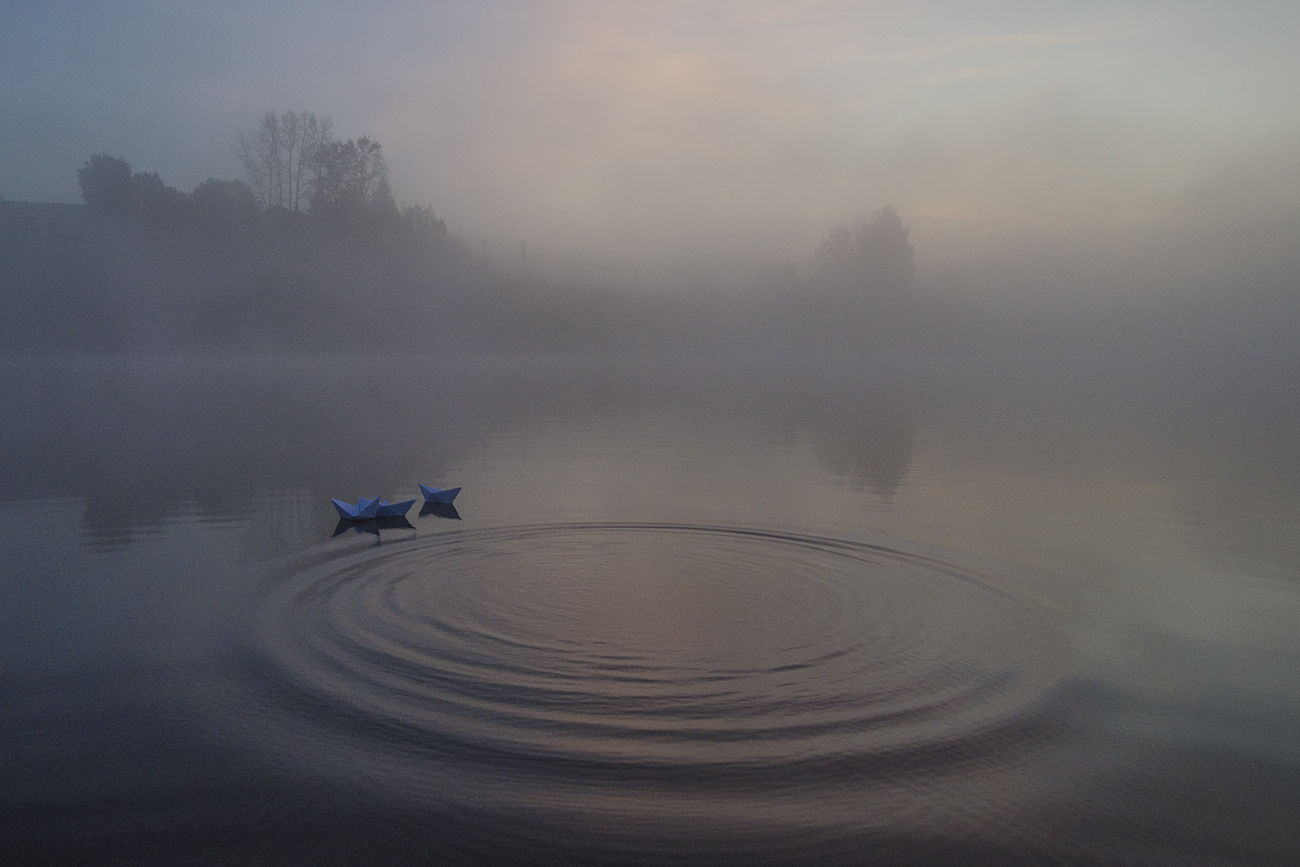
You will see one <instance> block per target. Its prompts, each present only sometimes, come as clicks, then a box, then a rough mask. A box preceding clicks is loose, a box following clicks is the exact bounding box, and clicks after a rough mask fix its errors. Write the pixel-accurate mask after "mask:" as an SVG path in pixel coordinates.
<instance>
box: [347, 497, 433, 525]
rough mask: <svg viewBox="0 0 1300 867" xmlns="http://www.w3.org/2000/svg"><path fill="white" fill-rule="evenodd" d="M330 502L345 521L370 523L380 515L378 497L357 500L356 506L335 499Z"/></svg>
mask: <svg viewBox="0 0 1300 867" xmlns="http://www.w3.org/2000/svg"><path fill="white" fill-rule="evenodd" d="M330 502H331V503H333V504H334V509H335V510H336V511H337V512H338V513H339V517H340V518H342V519H343V520H345V521H368V520H370V519H371V518H373V517H375V516H376V515H378V514H379V507H380V502H379V498H378V497H374V498H373V499H366V498H365V497H362V498H361V499H360V500H357V504H356V505H355V506H353V505H350V504H348V503H344V502H341V501H339V500H336V499H334V498H333V497H331V498H330ZM411 502H412V503H414V502H415V501H414V500H412V501H411ZM407 508H410V507H409V506H408V507H407ZM403 514H405V513H403Z"/></svg>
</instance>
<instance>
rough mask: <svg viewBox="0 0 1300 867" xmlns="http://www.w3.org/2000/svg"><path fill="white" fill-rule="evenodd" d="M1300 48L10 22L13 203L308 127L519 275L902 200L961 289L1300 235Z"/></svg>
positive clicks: (5, 95)
mask: <svg viewBox="0 0 1300 867" xmlns="http://www.w3.org/2000/svg"><path fill="white" fill-rule="evenodd" d="M1297 46H1300V3H1295V2H1294V0H1287V2H1274V0H1260V2H1251V3H1248V4H1243V3H1239V2H1238V3H1231V2H1181V3H1173V2H1163V0H1161V2H1140V0H1139V2H1105V0H1102V2H1056V3H1043V2H1036V3H1031V2H1022V0H1008V2H967V0H934V2H926V0H920V2H917V0H907V2H903V0H888V2H861V0H856V2H839V0H804V2H780V0H737V2H729V0H714V2H688V0H661V2H646V3H636V2H619V3H610V2H595V0H593V2H587V0H550V2H540V0H474V2H460V0H452V2H408V0H375V2H370V3H367V4H357V3H344V2H317V3H309V2H305V0H293V2H279V3H276V2H267V0H257V2H243V0H239V2H213V0H209V2H205V3H188V2H176V0H118V2H98V3H96V2H75V3H74V2H59V0H55V2H51V0H42V2H30V3H29V2H13V0H11V2H8V3H5V4H4V6H3V11H0V117H2V119H3V122H2V123H0V195H3V196H4V197H6V198H9V199H19V200H46V201H77V200H78V199H79V195H78V190H77V187H76V178H75V172H76V168H77V167H78V166H79V165H80V164H81V163H82V162H83V161H84V160H85V159H86V158H87V157H88V156H89V155H90V154H91V153H94V152H97V151H105V152H108V153H110V154H113V155H115V156H122V157H125V158H126V159H127V160H129V161H130V162H131V164H132V166H133V167H134V168H135V169H136V170H137V171H157V172H158V173H159V174H160V175H161V176H162V178H163V180H164V181H165V182H167V183H168V184H170V185H173V186H176V187H179V188H181V189H182V190H189V189H192V188H193V187H194V186H195V185H196V184H198V183H199V182H201V181H203V180H204V179H206V178H208V177H221V178H231V177H236V176H238V168H237V166H236V164H235V162H234V160H233V159H232V157H231V155H230V145H231V143H232V142H233V141H234V140H235V139H236V137H237V136H238V134H239V132H240V131H243V130H248V129H251V128H252V127H253V126H254V125H255V124H256V123H257V120H258V118H259V117H260V115H261V114H262V113H263V112H264V111H266V110H267V109H276V110H278V111H279V110H286V109H294V110H306V111H312V112H315V113H317V114H327V115H330V116H331V117H332V118H333V120H334V122H335V128H336V131H337V132H338V134H339V135H340V136H341V137H343V138H350V137H356V136H360V135H367V134H368V135H371V136H372V137H374V138H377V139H378V140H379V141H380V142H381V143H382V144H383V146H384V151H385V153H386V154H387V155H388V157H389V160H390V162H391V166H392V184H393V188H394V190H395V192H396V195H397V198H398V199H399V201H400V202H401V203H404V204H415V203H420V204H430V205H432V206H433V208H434V210H435V211H436V212H437V213H439V214H440V215H442V216H444V217H445V218H446V219H447V221H448V224H449V226H450V228H451V230H452V232H453V233H455V234H457V235H459V236H460V237H462V238H464V239H465V240H466V241H467V242H469V243H471V245H473V246H474V247H476V248H477V247H478V246H479V242H480V240H483V241H486V243H487V244H488V246H489V247H490V248H491V250H493V251H495V252H496V255H498V256H506V255H508V251H513V250H517V248H518V244H519V241H520V240H522V239H527V240H528V242H529V244H530V249H536V250H538V251H540V252H546V251H549V252H550V255H551V257H552V261H553V262H556V263H559V262H570V263H572V262H587V263H606V265H608V267H610V268H611V269H613V268H614V267H636V263H637V262H639V261H640V262H659V263H661V264H662V263H665V262H666V263H675V264H676V265H680V266H681V268H683V269H684V270H685V271H690V270H691V269H692V268H696V269H702V270H701V271H700V273H704V272H705V271H707V270H708V266H709V265H710V264H712V265H714V266H729V265H734V264H736V263H741V262H754V261H758V260H762V259H769V260H772V261H781V260H784V259H787V258H788V259H792V260H794V261H795V262H796V263H797V262H799V261H801V260H803V259H806V257H807V255H808V254H809V253H810V252H811V249H812V247H813V246H815V244H816V242H817V240H818V238H820V237H821V236H822V235H823V234H824V233H825V232H826V231H827V230H828V229H830V228H831V227H832V226H834V225H836V224H837V223H841V222H845V221H847V220H849V219H852V218H854V217H858V216H867V215H869V214H870V213H871V212H873V211H874V210H876V209H878V208H880V207H881V206H882V205H885V204H892V205H894V206H896V207H897V208H898V209H899V211H900V213H902V215H903V217H904V219H905V221H906V222H908V223H910V224H911V225H912V226H913V239H914V241H915V243H916V246H917V252H918V258H919V259H920V262H921V265H922V269H923V273H936V272H937V271H938V270H939V269H940V268H941V267H943V266H945V265H948V264H954V263H955V264H957V265H960V264H961V263H963V262H965V261H968V260H972V259H978V258H979V257H980V256H981V255H988V251H990V250H1001V251H1007V250H1015V249H1026V248H1029V249H1041V248H1042V247H1041V246H1036V245H1042V244H1047V245H1050V244H1052V243H1059V242H1060V239H1062V238H1075V239H1077V238H1081V237H1101V236H1104V237H1106V238H1110V239H1112V240H1113V239H1114V238H1115V237H1118V236H1122V235H1126V234H1131V233H1133V232H1141V231H1145V230H1147V229H1149V227H1151V226H1153V225H1156V226H1170V225H1175V224H1179V223H1180V221H1184V222H1185V221H1186V220H1189V219H1191V220H1195V219H1202V218H1203V217H1204V212H1205V211H1206V210H1207V209H1213V210H1218V211H1221V212H1225V213H1226V212H1229V211H1232V210H1233V209H1237V210H1238V211H1248V212H1251V213H1264V214H1266V215H1267V214H1271V213H1274V212H1277V213H1295V212H1297V208H1300V49H1298V48H1297ZM1196 212H1200V216H1199V217H1198V216H1197V215H1196ZM1085 246H1086V245H1085ZM1078 249H1082V248H1078ZM606 265H601V266H600V267H605V266H606ZM556 267H558V265H557V266H556Z"/></svg>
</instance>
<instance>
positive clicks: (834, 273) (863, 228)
mask: <svg viewBox="0 0 1300 867" xmlns="http://www.w3.org/2000/svg"><path fill="white" fill-rule="evenodd" d="M910 232H911V229H910V228H908V227H907V226H904V225H903V221H902V220H901V219H900V218H899V216H898V212H897V211H896V210H894V208H893V207H892V206H886V207H884V208H882V209H881V210H879V211H877V212H876V213H875V214H873V215H872V216H871V219H870V220H858V221H857V222H856V223H854V224H853V226H852V227H849V226H839V227H837V228H835V229H832V230H831V231H830V232H829V233H828V234H827V235H826V237H825V238H823V239H822V242H821V244H820V245H819V246H818V247H817V251H816V252H815V253H814V254H813V271H814V273H815V275H816V277H815V279H816V280H817V282H819V283H821V284H822V285H824V286H827V287H829V288H832V289H836V290H841V291H844V290H847V291H852V292H865V293H868V294H871V295H874V296H877V297H882V298H896V299H897V298H902V297H905V296H906V295H907V293H909V292H910V291H911V290H912V288H913V286H914V285H915V282H916V263H915V260H914V258H913V251H912V244H911V242H910V241H909V240H908V234H909V233H910Z"/></svg>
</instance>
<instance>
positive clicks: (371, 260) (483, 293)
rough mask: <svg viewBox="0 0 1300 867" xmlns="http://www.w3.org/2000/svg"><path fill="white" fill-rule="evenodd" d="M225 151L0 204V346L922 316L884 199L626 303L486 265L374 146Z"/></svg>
mask: <svg viewBox="0 0 1300 867" xmlns="http://www.w3.org/2000/svg"><path fill="white" fill-rule="evenodd" d="M231 152H232V154H233V156H234V157H235V159H236V161H237V163H238V164H239V167H240V169H241V173H242V175H243V177H242V178H239V179H234V180H221V179H217V178H209V179H208V180H206V181H204V182H203V183H201V184H199V185H198V186H196V187H195V188H194V189H193V190H192V191H191V192H189V193H184V192H181V191H180V190H178V189H175V188H174V187H170V186H168V185H167V184H165V183H164V182H163V181H162V179H161V178H160V177H159V176H158V174H157V173H155V172H137V171H134V170H133V169H132V166H131V164H130V163H128V162H127V161H126V160H125V159H124V158H122V157H117V156H112V155H109V154H106V153H96V154H93V155H92V156H90V158H89V159H87V160H86V162H85V163H84V164H83V165H82V166H81V167H80V168H79V169H77V173H76V174H77V182H78V185H79V187H80V189H81V193H82V198H83V200H84V202H85V207H84V209H83V208H77V207H75V206H37V205H32V206H30V207H28V206H27V205H22V206H19V207H10V205H11V204H16V203H3V205H4V207H0V229H2V230H3V231H0V285H3V286H5V287H8V289H9V290H10V291H9V293H8V298H9V300H10V302H16V303H10V307H9V309H10V311H11V312H12V315H10V316H9V317H7V318H6V319H5V320H3V321H0V346H4V345H9V346H16V345H21V346H25V347H28V348H40V347H48V348H69V347H73V348H85V349H94V350H113V351H116V350H127V351H130V350H134V349H141V348H149V349H163V348H181V347H189V348H196V349H203V350H208V349H221V348H236V347H256V348H259V349H280V350H284V349H287V350H316V349H322V348H326V349H331V350H341V351H355V350H359V349H375V348H386V349H387V348H402V349H409V348H411V347H414V348H416V349H419V350H448V351H456V350H458V349H466V348H471V349H474V348H477V349H483V348H489V349H491V350H493V351H496V350H499V349H516V350H524V351H543V350H564V351H574V350H596V349H599V350H619V349H625V350H628V349H634V350H646V351H649V350H677V349H682V350H693V349H699V348H708V349H710V350H719V351H720V350H724V349H743V348H745V347H750V348H754V347H758V348H760V349H761V350H762V351H769V350H780V349H783V348H784V349H790V348H795V349H805V348H806V349H809V350H814V351H815V350H817V349H819V348H822V347H836V348H839V349H844V348H852V347H862V346H866V345H885V344H887V343H889V342H890V341H896V340H898V339H900V335H902V336H905V335H906V333H907V332H908V319H909V316H911V315H912V313H913V312H914V311H915V310H916V309H917V305H916V291H915V288H916V287H915V265H914V259H913V249H912V244H911V242H910V240H909V230H908V228H907V227H906V226H905V225H904V224H903V222H902V219H901V218H900V216H899V214H898V212H897V211H895V210H894V209H893V208H892V207H886V208H883V209H881V210H880V211H877V212H876V213H875V214H873V215H872V216H871V217H870V218H868V219H862V220H858V221H857V222H855V223H853V224H851V225H847V226H841V227H838V228H836V229H834V230H832V231H831V232H830V233H828V234H827V235H826V236H825V238H824V239H823V240H822V242H821V244H820V245H819V246H818V247H817V249H816V250H815V252H813V254H812V255H811V257H810V259H809V260H808V261H807V267H804V268H796V267H795V266H794V265H792V264H787V265H785V266H784V267H781V268H776V269H769V271H768V272H766V273H765V275H764V277H763V279H762V280H760V281H759V285H757V286H755V287H753V289H754V291H751V292H750V293H749V294H748V295H744V296H732V297H729V298H724V297H723V296H718V295H713V294H710V293H701V292H697V291H689V290H687V291H682V292H679V293H676V294H662V293H653V294H647V295H635V294H633V293H627V292H619V291H617V289H616V287H612V286H607V287H603V288H597V287H582V288H580V287H571V286H570V287H565V286H553V285H549V284H544V283H543V282H542V281H540V280H528V279H524V280H522V281H521V280H518V279H511V278H507V277H503V276H502V275H499V274H494V273H492V271H491V269H490V268H489V267H488V265H487V263H486V262H485V261H484V258H483V257H480V256H475V255H473V254H472V253H471V252H470V251H469V250H468V248H467V247H466V246H465V245H464V244H463V243H462V242H461V241H459V240H458V239H456V238H455V237H453V236H451V235H450V234H449V233H448V231H447V226H446V224H445V223H444V221H443V220H442V219H440V218H439V217H438V216H437V215H436V214H435V213H434V211H433V209H432V208H431V207H428V206H423V205H410V206H407V207H404V208H399V207H398V205H397V203H396V201H395V199H394V196H393V191H392V189H391V187H390V185H389V178H388V174H389V169H388V163H387V160H386V159H385V156H384V152H383V147H382V146H381V145H380V143H379V142H378V141H376V140H374V139H373V138H370V137H369V136H361V137H359V138H356V139H347V140H342V139H340V138H338V137H337V136H336V135H335V132H334V125H333V123H332V122H331V120H330V119H329V117H327V116H319V117H318V116H317V115H315V114H312V113H310V112H295V111H285V112H280V113H276V112H270V111H268V112H266V113H265V114H264V115H263V116H262V117H261V120H260V121H259V123H258V124H257V126H256V127H255V128H253V129H252V130H250V131H248V132H245V133H243V134H240V135H239V136H238V138H237V140H236V141H235V142H234V143H233V144H232V146H231ZM913 318H915V317H913Z"/></svg>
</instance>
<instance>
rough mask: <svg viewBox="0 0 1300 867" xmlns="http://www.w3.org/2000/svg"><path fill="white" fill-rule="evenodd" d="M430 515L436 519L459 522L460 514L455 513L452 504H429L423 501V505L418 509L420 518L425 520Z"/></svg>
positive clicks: (454, 507)
mask: <svg viewBox="0 0 1300 867" xmlns="http://www.w3.org/2000/svg"><path fill="white" fill-rule="evenodd" d="M430 515H432V516H434V517H436V518H450V519H451V520H453V521H459V520H460V512H458V511H456V506H455V504H453V503H431V502H428V501H425V504H424V505H423V506H421V507H420V517H421V518H427V517H429V516H430Z"/></svg>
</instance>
